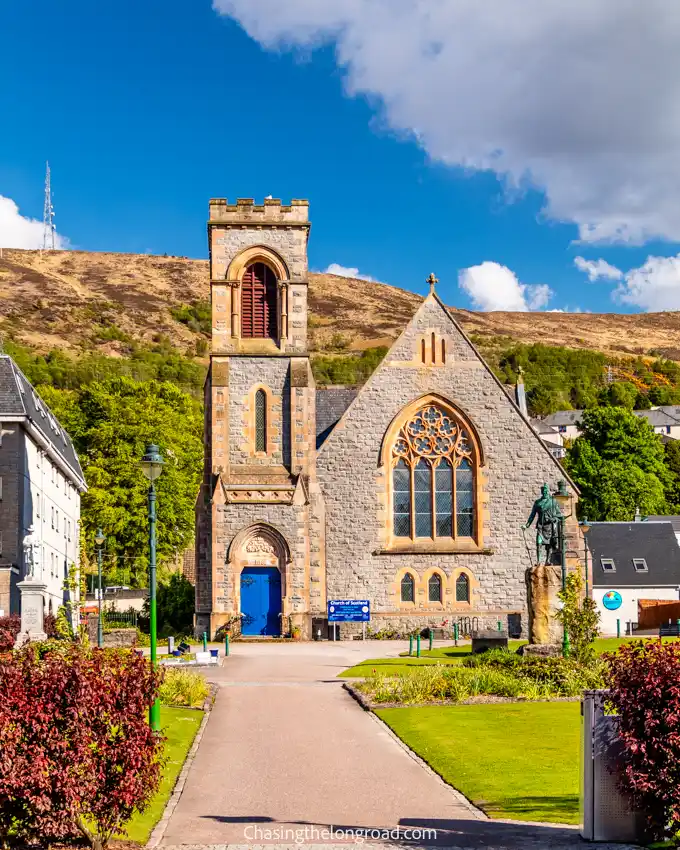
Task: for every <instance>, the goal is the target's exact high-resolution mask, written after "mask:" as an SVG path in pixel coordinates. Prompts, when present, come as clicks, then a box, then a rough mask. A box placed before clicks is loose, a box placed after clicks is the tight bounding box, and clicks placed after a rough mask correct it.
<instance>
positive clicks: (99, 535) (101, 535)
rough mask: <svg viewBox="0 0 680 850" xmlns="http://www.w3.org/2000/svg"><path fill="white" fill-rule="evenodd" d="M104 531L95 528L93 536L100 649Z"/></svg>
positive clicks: (99, 642)
mask: <svg viewBox="0 0 680 850" xmlns="http://www.w3.org/2000/svg"><path fill="white" fill-rule="evenodd" d="M105 540H106V537H104V532H103V531H102V530H101V528H98V529H97V533H96V534H95V536H94V542H95V543H96V544H97V576H98V577H99V616H98V618H97V646H98V647H99V648H100V649H101V648H102V647H103V646H104V627H103V625H102V546H103V545H104V541H105Z"/></svg>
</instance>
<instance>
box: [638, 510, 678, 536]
mask: <svg viewBox="0 0 680 850" xmlns="http://www.w3.org/2000/svg"><path fill="white" fill-rule="evenodd" d="M643 522H670V524H671V525H672V526H673V531H674V532H675V533H676V534H680V516H678V515H677V514H669V515H668V516H646V517H645V518H644V519H643Z"/></svg>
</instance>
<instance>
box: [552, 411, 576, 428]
mask: <svg viewBox="0 0 680 850" xmlns="http://www.w3.org/2000/svg"><path fill="white" fill-rule="evenodd" d="M582 414H583V411H582V410H556V411H555V413H551V414H550V415H549V416H545V417H544V418H543V424H544V425H552V426H553V427H555V426H558V425H578V424H579V422H580V421H581V415H582Z"/></svg>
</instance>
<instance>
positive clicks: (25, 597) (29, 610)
mask: <svg viewBox="0 0 680 850" xmlns="http://www.w3.org/2000/svg"><path fill="white" fill-rule="evenodd" d="M17 587H18V588H19V590H20V592H21V631H20V632H19V634H18V636H17V639H16V643H15V644H14V647H15V649H18V648H19V647H20V646H23V645H24V644H25V643H27V642H28V641H38V640H47V635H46V634H45V591H46V590H47V585H46V584H43V583H42V582H41V581H37V580H35V579H30V578H29V579H25V580H24V581H20V582H19V583H18V584H17Z"/></svg>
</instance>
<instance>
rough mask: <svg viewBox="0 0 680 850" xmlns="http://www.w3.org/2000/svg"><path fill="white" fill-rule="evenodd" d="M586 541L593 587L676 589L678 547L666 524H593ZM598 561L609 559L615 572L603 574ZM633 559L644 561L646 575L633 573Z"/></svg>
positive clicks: (679, 574) (679, 559) (679, 568)
mask: <svg viewBox="0 0 680 850" xmlns="http://www.w3.org/2000/svg"><path fill="white" fill-rule="evenodd" d="M586 540H587V542H588V548H589V550H590V553H591V556H592V565H593V586H594V587H616V586H617V585H618V586H620V587H664V586H669V585H676V586H680V546H678V542H677V539H676V537H675V533H674V531H673V526H672V524H671V523H670V522H594V523H593V524H592V525H591V526H590V530H589V531H588V533H587V534H586ZM601 558H612V559H613V561H614V564H615V565H616V572H605V571H604V570H603V568H602V564H601V562H600V559H601ZM633 558H644V559H645V561H646V562H647V572H636V570H635V568H634V566H633Z"/></svg>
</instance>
